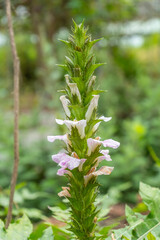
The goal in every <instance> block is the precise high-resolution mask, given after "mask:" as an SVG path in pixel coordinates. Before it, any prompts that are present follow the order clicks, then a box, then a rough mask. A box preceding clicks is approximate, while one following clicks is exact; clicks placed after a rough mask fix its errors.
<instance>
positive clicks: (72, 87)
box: [68, 83, 81, 102]
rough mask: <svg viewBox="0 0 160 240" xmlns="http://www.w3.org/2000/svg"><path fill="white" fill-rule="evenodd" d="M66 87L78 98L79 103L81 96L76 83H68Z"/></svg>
mask: <svg viewBox="0 0 160 240" xmlns="http://www.w3.org/2000/svg"><path fill="white" fill-rule="evenodd" d="M68 86H69V88H70V90H71V93H72V95H76V96H77V97H78V100H79V102H81V94H80V92H79V89H78V87H77V83H68Z"/></svg>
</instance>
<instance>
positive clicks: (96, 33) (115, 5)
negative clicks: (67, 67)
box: [0, 0, 160, 220]
mask: <svg viewBox="0 0 160 240" xmlns="http://www.w3.org/2000/svg"><path fill="white" fill-rule="evenodd" d="M159 5H160V1H159V0H152V1H149V0H136V1H135V0H113V1H105V0H98V1H94V0H90V1H85V0H74V1H73V0H59V1H45V2H44V1H42V0H34V1H25V0H24V1H20V0H14V1H12V10H13V19H14V29H15V33H16V42H17V47H18V53H19V56H20V60H21V96H20V105H21V106H20V112H21V115H20V168H19V177H18V184H19V185H18V186H19V187H17V196H19V197H17V198H16V203H17V205H16V208H15V214H17V212H16V209H19V210H18V213H21V212H22V211H21V209H23V210H24V209H27V208H29V209H31V208H32V210H33V211H35V210H36V208H37V209H41V210H42V211H43V213H45V214H49V213H50V212H49V210H48V208H47V206H48V205H50V206H55V205H59V206H61V205H62V207H63V204H62V203H61V202H60V200H59V198H58V197H57V193H58V192H59V191H60V187H61V186H62V185H63V184H65V183H64V182H65V179H61V178H59V177H58V176H56V171H57V169H56V166H55V164H54V163H53V162H52V161H51V158H50V155H51V154H54V153H56V152H57V149H60V146H59V143H57V144H56V145H55V144H54V146H51V144H48V143H47V141H46V136H47V135H52V134H54V135H56V134H60V133H63V132H64V129H63V128H62V127H57V126H56V125H55V123H54V118H55V117H57V118H60V117H62V116H63V112H62V108H61V106H60V102H59V93H58V92H57V90H59V89H63V86H64V74H65V72H63V71H62V70H61V69H59V68H58V67H57V66H56V65H55V64H56V63H61V62H64V56H65V54H66V52H65V48H64V46H63V44H62V43H61V42H58V39H59V38H60V39H62V38H63V39H65V38H67V36H68V34H69V30H70V25H71V22H72V18H74V19H75V21H76V22H80V21H82V20H83V18H85V24H86V25H89V26H90V32H91V33H92V35H93V37H94V38H99V37H103V39H102V40H101V42H99V43H97V45H96V47H95V52H96V57H97V61H98V62H106V63H107V64H106V65H105V66H103V67H101V68H100V69H98V70H97V75H98V77H97V78H98V84H99V85H100V88H101V89H103V90H107V93H103V94H101V98H100V108H99V113H100V114H103V115H105V116H112V117H113V120H112V121H111V122H109V123H108V124H107V127H106V125H103V123H102V125H101V130H100V132H99V135H100V136H102V138H104V139H105V138H114V139H116V140H118V141H120V142H121V147H120V149H119V150H117V151H116V153H115V152H113V153H112V156H113V162H112V163H111V165H112V166H113V165H114V167H115V170H114V172H113V173H112V175H111V176H109V177H104V178H103V177H101V178H100V182H101V185H102V187H101V193H103V194H106V193H107V192H108V193H109V196H110V197H111V199H113V201H112V202H113V203H117V202H128V203H135V202H137V194H136V193H137V190H138V185H139V181H143V182H145V183H148V184H151V185H152V186H157V187H159V182H160V168H159V166H160V159H159V158H160V148H159V146H160V144H159V139H160V121H159V119H160V108H159V102H160V81H159V80H160V68H159V65H160V58H159V52H160V45H159V43H160V35H159V31H160V19H159V15H160V9H159ZM0 6H1V8H0V27H1V33H0V62H1V64H0V106H1V112H0V126H1V131H0V196H1V198H0V215H1V216H4V215H5V213H6V211H7V206H8V205H7V198H8V187H9V183H10V175H11V170H12V160H13V113H12V109H13V100H12V97H13V94H12V89H13V83H12V58H11V51H10V46H9V39H8V32H7V26H6V16H5V11H4V2H3V1H0ZM2 196H3V197H2ZM108 204H109V203H108ZM36 213H37V214H38V215H36V214H33V215H32V217H33V216H34V218H36V217H35V216H37V218H39V216H41V212H39V211H38V212H36ZM35 220H36V219H35Z"/></svg>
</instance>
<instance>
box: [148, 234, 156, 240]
mask: <svg viewBox="0 0 160 240" xmlns="http://www.w3.org/2000/svg"><path fill="white" fill-rule="evenodd" d="M147 239H148V240H156V238H155V236H153V234H152V233H151V232H150V233H148V235H147Z"/></svg>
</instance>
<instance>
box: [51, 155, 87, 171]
mask: <svg viewBox="0 0 160 240" xmlns="http://www.w3.org/2000/svg"><path fill="white" fill-rule="evenodd" d="M52 160H53V161H54V162H56V163H58V165H59V166H60V167H61V168H60V169H59V170H58V172H57V174H58V175H61V176H62V175H64V173H67V172H66V168H68V169H70V170H73V169H74V168H77V167H78V166H79V165H81V164H82V163H84V161H85V160H86V159H78V158H75V157H72V156H69V155H67V154H66V153H58V154H55V155H52Z"/></svg>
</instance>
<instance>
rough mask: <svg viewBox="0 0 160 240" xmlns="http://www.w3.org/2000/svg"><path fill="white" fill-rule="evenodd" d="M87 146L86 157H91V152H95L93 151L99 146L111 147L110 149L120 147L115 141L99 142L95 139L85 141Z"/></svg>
mask: <svg viewBox="0 0 160 240" xmlns="http://www.w3.org/2000/svg"><path fill="white" fill-rule="evenodd" d="M99 139H100V138H99ZM87 145H88V153H87V154H88V156H90V155H91V153H92V152H94V151H95V149H96V148H97V147H98V146H100V145H103V146H104V147H111V148H114V149H116V148H118V147H119V146H120V143H119V142H117V141H114V140H112V139H107V140H104V141H100V140H97V139H93V138H88V139H87Z"/></svg>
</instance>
